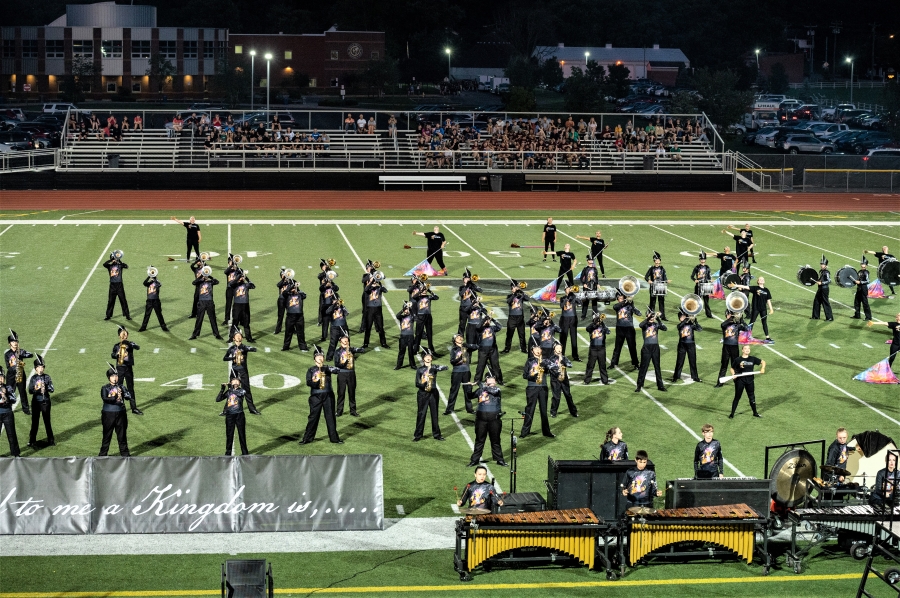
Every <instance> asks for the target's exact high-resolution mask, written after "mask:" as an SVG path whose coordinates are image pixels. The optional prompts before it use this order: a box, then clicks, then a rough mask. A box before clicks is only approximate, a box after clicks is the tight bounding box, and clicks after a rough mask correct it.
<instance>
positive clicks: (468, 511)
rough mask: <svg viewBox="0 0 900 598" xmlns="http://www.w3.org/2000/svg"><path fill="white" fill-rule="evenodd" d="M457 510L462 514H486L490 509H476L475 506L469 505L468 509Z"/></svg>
mask: <svg viewBox="0 0 900 598" xmlns="http://www.w3.org/2000/svg"><path fill="white" fill-rule="evenodd" d="M459 512H460V513H462V514H463V515H488V514H490V512H491V511H490V510H489V509H478V508H475V507H471V508H469V509H460V510H459Z"/></svg>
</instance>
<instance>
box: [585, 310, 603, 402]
mask: <svg viewBox="0 0 900 598" xmlns="http://www.w3.org/2000/svg"><path fill="white" fill-rule="evenodd" d="M605 319H606V314H598V313H597V312H594V318H593V319H592V320H591V323H590V324H588V326H587V328H586V329H585V331H586V332H587V334H588V339H589V343H590V344H589V345H588V361H587V368H585V370H584V384H585V386H587V385H588V384H590V383H591V380H593V376H594V365H595V364H596V366H597V368H598V371H599V374H600V383H601V384H604V385H606V384H609V375H608V374H607V372H606V339H607V338H608V337H609V328H607V327H606V324H605V323H604V322H603V320H605Z"/></svg>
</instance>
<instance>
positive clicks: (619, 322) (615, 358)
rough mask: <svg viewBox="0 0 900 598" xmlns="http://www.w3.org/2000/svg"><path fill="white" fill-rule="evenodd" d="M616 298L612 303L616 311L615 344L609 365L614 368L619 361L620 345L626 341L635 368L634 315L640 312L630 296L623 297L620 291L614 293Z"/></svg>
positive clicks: (636, 364) (636, 361) (636, 363)
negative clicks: (616, 300) (616, 301)
mask: <svg viewBox="0 0 900 598" xmlns="http://www.w3.org/2000/svg"><path fill="white" fill-rule="evenodd" d="M616 299H618V300H619V302H618V303H616V304H615V305H613V309H614V310H615V311H616V345H615V347H613V354H612V359H610V361H609V367H610V368H614V367H616V366H617V365H618V363H619V355H620V354H621V352H622V345H624V344H625V343H626V342H627V343H628V352H629V353H630V354H631V367H633V368H634V369H637V368H638V367H639V366H640V364H639V363H638V357H637V347H636V345H635V335H634V320H633V318H634V315H635V314H637V315H641V312H640V311H638V309H637V308H635V306H634V301H633V300H632V298H631V297H628V298H627V299H626V298H625V295H623V294H622V293H621V292H617V293H616Z"/></svg>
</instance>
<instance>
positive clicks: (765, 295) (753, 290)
mask: <svg viewBox="0 0 900 598" xmlns="http://www.w3.org/2000/svg"><path fill="white" fill-rule="evenodd" d="M735 288H737V289H741V290H744V291H747V293H748V294H749V295H750V326H751V328H752V327H753V323H754V322H756V318H757V317H758V318H759V319H760V320H761V321H762V327H763V332H764V333H765V335H766V340H767V341H771V340H772V338H771V337H770V336H769V316H771V315H772V314H774V313H775V310H774V309H773V308H772V292H771V291H770V290H769V289H768V288H767V287H766V279H765V278H763V277H762V276H760V277H759V278H757V279H756V284H755V285H735Z"/></svg>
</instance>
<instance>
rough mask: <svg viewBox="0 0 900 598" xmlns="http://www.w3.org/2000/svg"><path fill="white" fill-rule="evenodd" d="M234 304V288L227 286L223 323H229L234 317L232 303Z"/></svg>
mask: <svg viewBox="0 0 900 598" xmlns="http://www.w3.org/2000/svg"><path fill="white" fill-rule="evenodd" d="M233 304H234V289H232V288H231V287H226V288H225V315H224V316H222V324H227V323H228V322H229V320H231V318H232V305H233Z"/></svg>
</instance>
